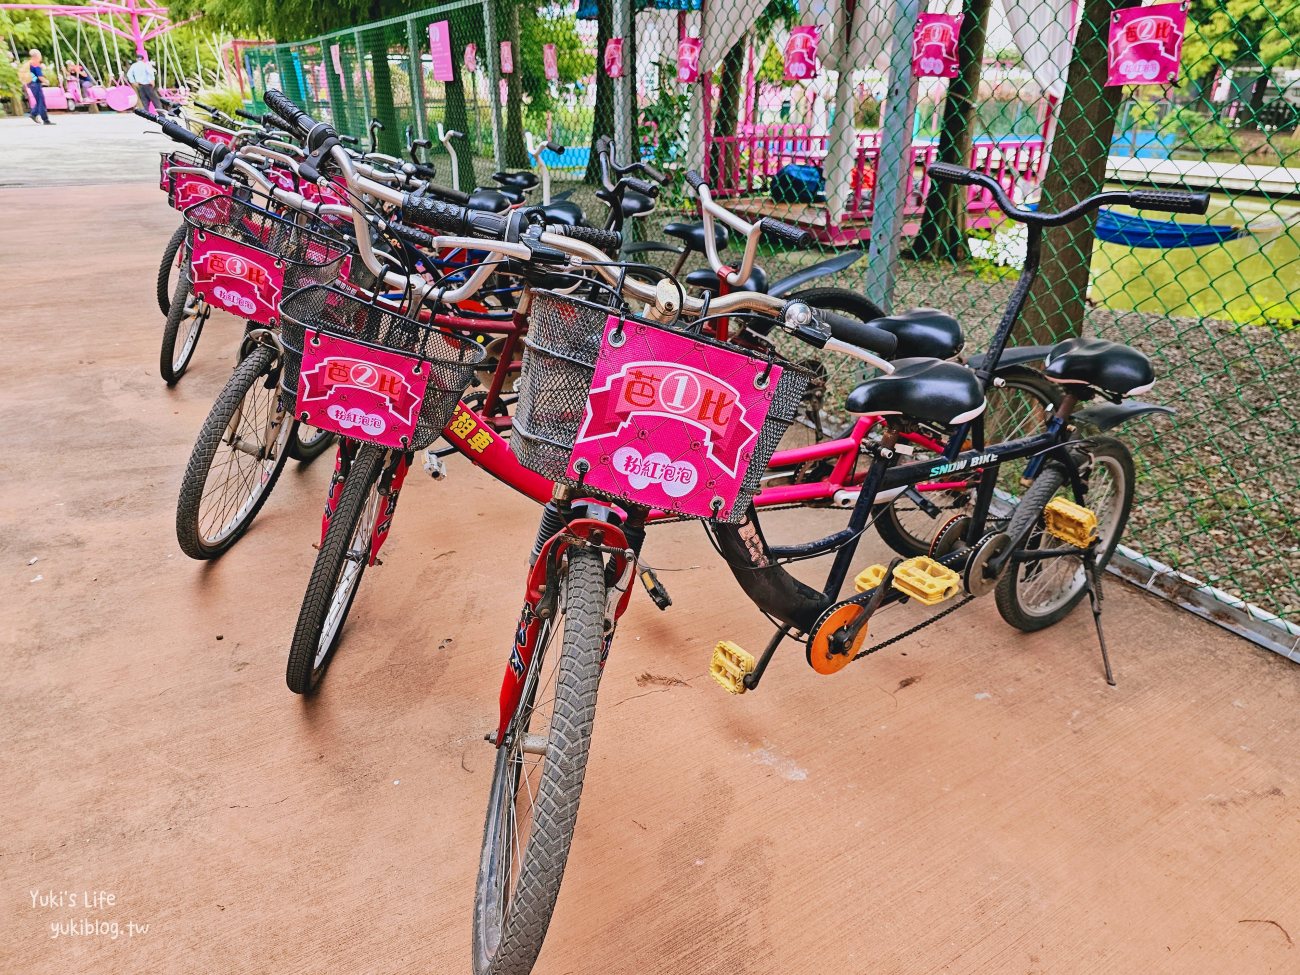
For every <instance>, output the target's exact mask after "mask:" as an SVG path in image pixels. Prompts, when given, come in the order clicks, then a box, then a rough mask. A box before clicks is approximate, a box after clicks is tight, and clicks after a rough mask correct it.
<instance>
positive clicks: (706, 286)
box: [686, 264, 767, 295]
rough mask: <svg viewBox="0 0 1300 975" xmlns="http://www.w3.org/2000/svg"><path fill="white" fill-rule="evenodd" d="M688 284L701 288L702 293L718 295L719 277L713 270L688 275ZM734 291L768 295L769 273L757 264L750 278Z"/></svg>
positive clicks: (706, 268)
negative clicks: (708, 292) (707, 292)
mask: <svg viewBox="0 0 1300 975" xmlns="http://www.w3.org/2000/svg"><path fill="white" fill-rule="evenodd" d="M686 283H687V284H689V285H690V286H691V287H693V288H699V289H701V290H702V291H711V292H713V293H714V294H715V295H716V294H717V293H718V276H717V274H715V273H714V271H713V269H712V268H708V267H702V268H700V269H699V270H697V271H692V272H691V273H690V274H688V275H686ZM731 290H732V291H757V292H758V293H759V294H764V295H765V294H767V272H766V271H764V270H763V269H762V268H761V267H759V266H758V265H757V264H755V265H754V270H752V271H751V272H750V273H749V278H748V279H747V280H746V281H745V283H744V284H742V285H741V286H740V287H738V288H737V287H735V286H734V285H733V286H732V288H731Z"/></svg>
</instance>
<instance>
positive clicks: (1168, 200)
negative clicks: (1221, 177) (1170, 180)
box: [1129, 190, 1210, 213]
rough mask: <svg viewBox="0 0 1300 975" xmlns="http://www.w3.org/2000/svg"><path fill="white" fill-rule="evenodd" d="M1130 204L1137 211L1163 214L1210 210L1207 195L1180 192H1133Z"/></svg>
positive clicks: (1208, 195) (1130, 196) (1208, 196)
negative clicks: (1154, 211) (1158, 211)
mask: <svg viewBox="0 0 1300 975" xmlns="http://www.w3.org/2000/svg"><path fill="white" fill-rule="evenodd" d="M1129 202H1130V204H1131V205H1132V206H1133V207H1134V208H1136V209H1138V210H1160V211H1162V212H1164V213H1205V212H1206V211H1207V210H1209V209H1210V194H1209V193H1186V192H1183V191H1180V190H1133V191H1132V192H1130V193H1129Z"/></svg>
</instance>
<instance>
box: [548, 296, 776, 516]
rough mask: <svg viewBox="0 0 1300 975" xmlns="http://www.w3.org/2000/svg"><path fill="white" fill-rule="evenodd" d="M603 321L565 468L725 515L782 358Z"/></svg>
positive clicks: (652, 501)
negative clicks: (774, 361)
mask: <svg viewBox="0 0 1300 975" xmlns="http://www.w3.org/2000/svg"><path fill="white" fill-rule="evenodd" d="M622 328H623V331H622V333H621V334H622V337H623V338H622V342H621V344H616V343H618V338H617V337H615V338H614V339H613V340H611V336H615V333H616V332H618V330H619V319H618V318H617V317H616V316H613V315H611V316H610V317H609V320H608V321H607V322H606V324H605V334H604V339H603V341H602V343H601V350H600V355H599V357H598V358H597V360H596V371H595V375H594V376H593V377H592V381H591V394H590V397H589V398H588V401H587V412H586V415H585V417H584V418H583V422H582V426H581V428H580V429H579V430H578V437H577V440H576V442H575V444H574V447H573V453H572V455H570V457H569V467H568V475H567V476H569V477H571V478H573V479H574V480H579V479H581V480H582V482H583V483H584V484H585V485H588V486H590V487H592V488H594V489H596V490H600V491H605V492H608V493H609V494H612V495H615V496H617V497H623V498H627V499H629V500H633V501H635V502H636V503H638V504H645V505H649V506H651V507H655V508H661V509H663V510H665V511H676V512H680V513H681V514H686V515H693V516H695V517H700V518H708V517H711V516H713V515H715V514H716V515H718V516H719V517H726V516H727V515H728V514H729V513H730V511H731V507H732V505H734V504H735V503H736V498H737V495H739V493H740V491H741V488H742V486H743V484H744V480H745V475H746V473H747V472H748V470H749V462H750V458H751V457H752V456H753V453H754V450H755V448H756V447H757V446H758V434H759V431H760V430H762V429H763V422H764V420H766V419H767V414H768V410H769V408H770V407H771V400H772V395H773V391H774V390H775V389H776V385H777V381H778V380H779V379H780V378H781V367H780V366H778V365H773V366H771V368H770V372H769V369H768V364H767V363H766V362H765V361H764V360H761V359H753V358H750V357H749V356H747V355H744V354H742V353H739V352H733V351H730V350H728V349H720V348H718V347H716V346H713V345H709V344H707V343H705V342H701V341H698V340H696V339H694V338H692V337H691V336H689V335H682V334H681V333H678V332H673V331H669V330H668V329H663V328H651V327H648V326H645V325H641V324H638V323H635V322H627V323H624V324H623V326H622Z"/></svg>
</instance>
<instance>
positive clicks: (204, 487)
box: [176, 345, 295, 559]
mask: <svg viewBox="0 0 1300 975" xmlns="http://www.w3.org/2000/svg"><path fill="white" fill-rule="evenodd" d="M278 379H279V365H278V363H277V362H276V353H275V350H274V349H271V348H268V347H267V346H263V345H259V346H258V347H257V348H256V349H254V350H253V351H252V352H251V353H250V354H249V355H248V356H246V357H245V358H244V360H243V361H242V362H241V363H240V364H239V365H238V366H237V367H236V368H235V371H234V372H233V373H232V374H231V376H230V379H229V381H227V383H226V385H225V388H224V389H222V391H221V394H220V395H219V396H218V397H217V401H216V402H215V403H214V404H212V410H211V411H210V412H209V413H208V417H207V419H206V420H204V421H203V426H202V428H201V429H200V430H199V436H198V439H197V440H196V441H195V443H194V450H193V452H192V453H191V454H190V460H189V463H188V464H186V466H185V476H184V477H183V478H182V480H181V491H180V497H179V498H178V499H177V503H176V540H177V542H179V543H180V546H181V551H183V552H184V553H185V554H186V555H188V556H189V557H190V558H192V559H214V558H216V557H217V556H219V555H221V553H223V552H225V551H226V550H227V549H228V548H230V546H232V545H234V544H235V542H237V541H238V540H239V539H240V538H241V537H242V536H243V534H244V532H246V531H248V527H249V525H251V524H252V523H253V519H254V518H256V517H257V513H258V512H259V511H261V510H262V505H263V504H265V503H266V499H267V498H268V497H269V496H270V494H271V490H272V488H274V487H275V482H276V479H277V478H279V476H280V471H281V470H282V469H283V468H284V462H285V459H286V458H287V457H288V451H287V449H286V448H287V445H288V441H289V439H290V437H291V435H292V433H293V427H294V425H295V424H294V422H293V418H292V417H290V416H289V415H288V414H287V413H285V412H284V410H283V409H282V408H281V406H280V384H279V381H278Z"/></svg>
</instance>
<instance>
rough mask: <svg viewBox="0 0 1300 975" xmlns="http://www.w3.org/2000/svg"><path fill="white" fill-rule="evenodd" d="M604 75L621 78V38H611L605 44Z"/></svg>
mask: <svg viewBox="0 0 1300 975" xmlns="http://www.w3.org/2000/svg"><path fill="white" fill-rule="evenodd" d="M605 74H607V75H609V76H610V77H611V78H621V77H623V38H621V37H611V38H610V39H609V41H608V42H607V43H606V44H605Z"/></svg>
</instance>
